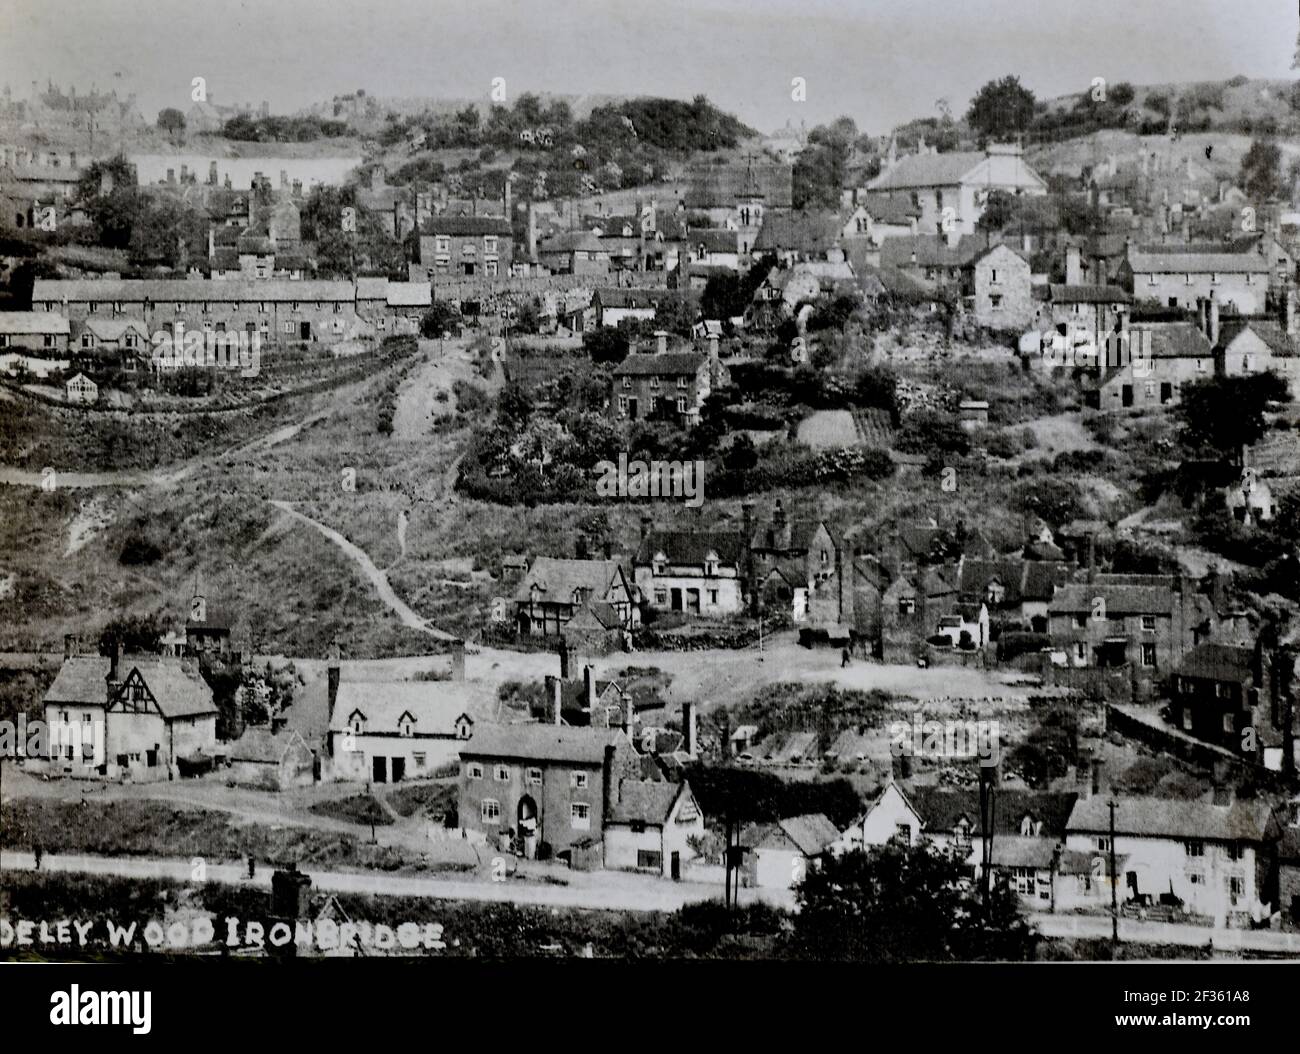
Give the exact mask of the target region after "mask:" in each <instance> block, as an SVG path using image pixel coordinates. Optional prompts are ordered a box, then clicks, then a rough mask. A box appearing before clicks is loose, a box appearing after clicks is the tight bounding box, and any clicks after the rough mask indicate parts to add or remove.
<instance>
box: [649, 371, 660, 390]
mask: <svg viewBox="0 0 1300 1054" xmlns="http://www.w3.org/2000/svg"><path fill="white" fill-rule="evenodd" d="M650 387H651V388H658V387H659V375H658V374H655V375H654V376H653V377H651V378H650Z"/></svg>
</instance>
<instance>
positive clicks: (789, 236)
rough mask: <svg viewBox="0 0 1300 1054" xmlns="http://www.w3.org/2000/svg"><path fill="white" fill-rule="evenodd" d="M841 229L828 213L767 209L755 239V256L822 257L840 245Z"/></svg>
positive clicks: (832, 215) (833, 216) (838, 219)
mask: <svg viewBox="0 0 1300 1054" xmlns="http://www.w3.org/2000/svg"><path fill="white" fill-rule="evenodd" d="M841 226H842V224H841V222H840V218H839V216H838V215H836V214H835V213H834V212H830V211H828V210H817V211H809V210H803V209H801V210H798V211H794V210H785V209H768V210H767V211H766V212H764V213H763V226H762V227H761V228H759V231H758V236H757V237H756V238H755V239H754V252H756V253H761V252H766V251H768V250H784V251H787V252H802V253H811V254H825V253H827V252H829V251H830V250H831V249H833V248H835V246H836V245H837V244H838V243H839V240H840V228H841Z"/></svg>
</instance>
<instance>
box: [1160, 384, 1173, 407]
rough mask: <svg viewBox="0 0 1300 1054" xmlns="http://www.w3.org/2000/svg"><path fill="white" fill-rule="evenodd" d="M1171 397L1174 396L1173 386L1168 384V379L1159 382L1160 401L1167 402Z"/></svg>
mask: <svg viewBox="0 0 1300 1054" xmlns="http://www.w3.org/2000/svg"><path fill="white" fill-rule="evenodd" d="M1173 397H1174V386H1173V385H1172V384H1170V383H1169V382H1168V381H1163V382H1161V384H1160V401H1161V402H1162V403H1167V402H1169V400H1170V399H1172V398H1173Z"/></svg>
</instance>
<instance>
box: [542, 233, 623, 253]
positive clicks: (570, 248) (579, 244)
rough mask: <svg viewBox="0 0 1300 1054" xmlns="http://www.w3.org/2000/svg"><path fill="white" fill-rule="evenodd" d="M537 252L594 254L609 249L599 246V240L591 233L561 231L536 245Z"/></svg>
mask: <svg viewBox="0 0 1300 1054" xmlns="http://www.w3.org/2000/svg"><path fill="white" fill-rule="evenodd" d="M537 251H538V252H540V253H569V252H584V253H594V252H608V251H609V249H608V247H606V246H603V245H601V240H600V238H598V237H597V236H596V235H595V234H593V233H592V232H591V231H561V232H560V233H558V234H552V235H549V236H548V237H546V238H543V239H542V240H541V241H540V242H539V243H538V245H537Z"/></svg>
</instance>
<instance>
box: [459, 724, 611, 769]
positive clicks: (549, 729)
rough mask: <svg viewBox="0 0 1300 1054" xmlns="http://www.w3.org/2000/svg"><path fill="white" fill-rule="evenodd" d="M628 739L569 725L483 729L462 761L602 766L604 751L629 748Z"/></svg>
mask: <svg viewBox="0 0 1300 1054" xmlns="http://www.w3.org/2000/svg"><path fill="white" fill-rule="evenodd" d="M626 745H627V736H625V735H624V734H623V733H622V732H619V731H615V730H613V729H607V728H570V727H569V726H567V725H553V724H541V723H538V724H521V725H483V726H481V727H479V728H476V729H475V730H474V734H473V735H472V736H471V737H470V738H469V739H468V740H466V742H465V745H464V746H463V747H462V748H461V751H460V754H461V757H482V758H515V759H518V760H522V761H576V762H581V763H583V764H587V765H600V764H602V763H603V762H604V760H605V747H607V746H613V747H618V746H626Z"/></svg>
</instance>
